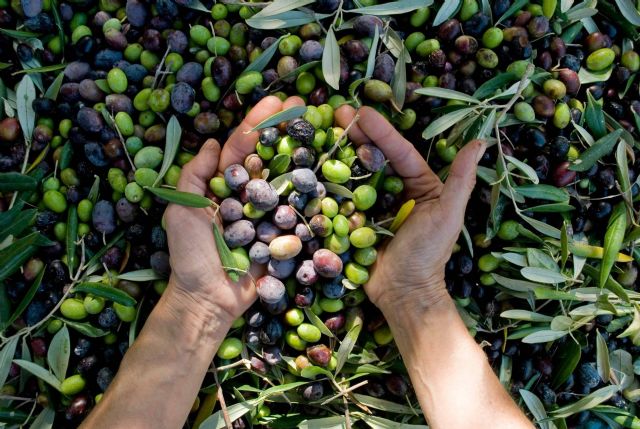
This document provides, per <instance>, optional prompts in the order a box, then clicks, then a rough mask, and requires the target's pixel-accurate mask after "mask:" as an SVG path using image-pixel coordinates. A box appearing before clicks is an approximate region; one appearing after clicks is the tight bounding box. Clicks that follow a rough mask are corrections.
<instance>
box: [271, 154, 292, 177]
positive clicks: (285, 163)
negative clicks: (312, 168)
mask: <svg viewBox="0 0 640 429" xmlns="http://www.w3.org/2000/svg"><path fill="white" fill-rule="evenodd" d="M290 164H291V156H289V155H287V154H286V153H279V154H277V155H276V156H274V157H273V159H272V160H271V161H269V175H270V176H278V175H281V174H283V173H284V172H285V171H287V169H288V168H289V165H290ZM274 180H275V179H274Z"/></svg>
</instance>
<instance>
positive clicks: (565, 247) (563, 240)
mask: <svg viewBox="0 0 640 429" xmlns="http://www.w3.org/2000/svg"><path fill="white" fill-rule="evenodd" d="M560 233H561V234H562V235H561V236H560V252H561V257H560V258H561V260H560V262H561V264H562V268H564V266H565V265H566V264H567V260H568V259H569V235H568V233H567V222H563V223H562V228H561V229H560Z"/></svg>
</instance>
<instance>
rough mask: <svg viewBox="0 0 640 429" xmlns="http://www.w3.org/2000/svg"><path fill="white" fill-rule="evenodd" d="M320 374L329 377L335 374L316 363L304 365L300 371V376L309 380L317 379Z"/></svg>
mask: <svg viewBox="0 0 640 429" xmlns="http://www.w3.org/2000/svg"><path fill="white" fill-rule="evenodd" d="M319 375H324V376H327V377H329V378H332V377H333V375H332V374H331V373H330V372H329V371H328V370H327V369H325V368H322V367H319V366H316V365H309V366H307V367H304V368H303V369H302V371H300V376H301V377H302V378H308V379H309V380H315V379H316V377H318V376H319Z"/></svg>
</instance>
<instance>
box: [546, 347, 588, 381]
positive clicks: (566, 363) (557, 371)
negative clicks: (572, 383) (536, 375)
mask: <svg viewBox="0 0 640 429" xmlns="http://www.w3.org/2000/svg"><path fill="white" fill-rule="evenodd" d="M581 356H582V348H581V347H580V344H578V342H577V341H575V340H573V339H568V341H565V342H563V343H562V344H560V345H559V346H558V350H556V352H555V354H554V355H553V367H554V370H553V375H552V376H551V383H552V384H553V386H554V388H556V389H557V388H558V387H560V386H561V385H562V384H563V383H564V382H565V381H567V379H568V378H569V376H570V375H571V374H572V373H573V371H574V370H575V369H576V367H577V366H578V363H580V357H581Z"/></svg>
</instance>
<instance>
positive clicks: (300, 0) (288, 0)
mask: <svg viewBox="0 0 640 429" xmlns="http://www.w3.org/2000/svg"><path fill="white" fill-rule="evenodd" d="M315 1H316V0H274V1H273V2H271V3H269V5H268V6H267V7H265V8H264V9H262V10H261V11H260V12H258V13H256V14H255V15H253V16H254V17H258V18H261V17H267V16H273V15H278V14H281V13H283V12H288V11H290V10H293V9H297V8H299V7H302V6H306V5H308V4H311V3H315Z"/></svg>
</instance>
